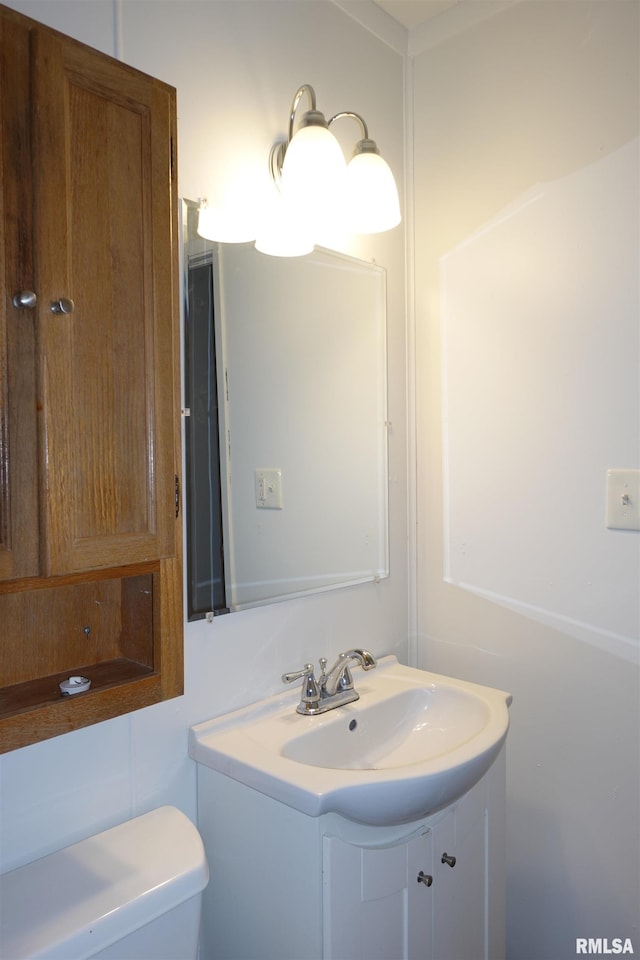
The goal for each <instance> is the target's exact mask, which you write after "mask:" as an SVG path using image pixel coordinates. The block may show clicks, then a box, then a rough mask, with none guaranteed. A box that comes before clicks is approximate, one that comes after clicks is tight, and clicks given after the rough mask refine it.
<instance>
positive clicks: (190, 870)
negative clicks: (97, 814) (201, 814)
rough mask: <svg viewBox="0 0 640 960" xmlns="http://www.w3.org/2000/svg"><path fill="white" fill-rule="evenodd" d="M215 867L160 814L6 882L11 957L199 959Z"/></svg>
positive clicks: (172, 817)
mask: <svg viewBox="0 0 640 960" xmlns="http://www.w3.org/2000/svg"><path fill="white" fill-rule="evenodd" d="M208 881H209V870H208V867H207V861H206V858H205V853H204V848H203V845H202V840H201V839H200V834H199V833H198V831H197V830H196V828H195V827H194V826H193V824H192V823H191V821H190V820H189V819H188V818H187V817H186V816H185V815H184V814H183V813H181V812H180V811H179V810H177V809H176V808H175V807H160V808H158V809H157V810H152V811H151V812H150V813H146V814H144V815H143V816H141V817H136V818H135V819H133V820H127V821H126V822H125V823H121V824H119V825H118V826H117V827H112V828H111V829H110V830H106V831H104V833H99V834H96V835H95V836H93V837H89V838H88V839H86V840H82V841H80V842H79V843H75V844H73V845H72V846H70V847H65V848H64V849H63V850H58V851H57V852H56V853H52V854H50V855H49V856H46V857H43V858H42V859H40V860H36V861H34V862H33V863H28V864H26V865H25V866H23V867H18V869H16V870H12V871H11V872H10V873H6V874H4V875H3V876H0V957H1V958H3V960H27V958H29V960H36V958H45V957H46V958H47V960H85V958H90V957H91V958H96V960H98V958H100V960H132V958H135V960H195V958H196V957H197V952H198V932H199V925H200V904H201V898H202V891H203V890H204V888H205V887H206V885H207V883H208Z"/></svg>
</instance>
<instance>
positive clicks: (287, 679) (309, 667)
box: [282, 663, 313, 683]
mask: <svg viewBox="0 0 640 960" xmlns="http://www.w3.org/2000/svg"><path fill="white" fill-rule="evenodd" d="M308 676H313V664H312V663H305V665H304V667H303V668H302V670H295V671H294V672H293V673H283V674H282V682H283V683H295V681H296V680H299V679H300V677H308Z"/></svg>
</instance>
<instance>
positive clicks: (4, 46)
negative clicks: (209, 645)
mask: <svg viewBox="0 0 640 960" xmlns="http://www.w3.org/2000/svg"><path fill="white" fill-rule="evenodd" d="M0 133H1V147H0V151H1V152H0V230H1V231H2V236H1V242H0V749H1V750H9V749H14V748H16V747H19V746H22V745H24V744H26V743H31V742H34V741H37V740H42V739H45V738H47V737H51V736H55V735H57V734H59V733H63V732H65V731H67V730H71V729H75V728H76V727H81V726H86V725H87V724H90V723H95V722H97V721H99V720H104V719H107V718H109V717H113V716H117V715H118V714H121V713H124V712H128V711H130V710H134V709H137V708H138V707H142V706H146V705H148V704H150V703H154V702H157V701H159V700H162V699H167V698H169V697H173V696H177V695H178V694H180V693H181V692H182V689H183V687H182V682H183V680H182V639H183V617H182V545H181V536H182V533H181V531H182V517H181V515H180V501H179V491H180V462H181V457H180V400H179V389H180V387H179V370H180V365H179V321H178V318H179V303H178V246H177V242H178V230H177V180H176V168H175V144H176V102H175V91H174V90H173V89H172V88H171V87H169V86H167V85H166V84H164V83H161V82H160V81H157V80H154V79H153V78H151V77H148V76H146V75H144V74H141V73H140V72H139V71H136V70H133V69H131V68H130V67H128V66H126V65H124V64H122V63H119V62H118V61H116V60H113V59H111V58H110V57H107V56H105V55H104V54H101V53H99V52H97V51H95V50H92V49H90V48H88V47H86V46H84V45H83V44H80V43H78V42H76V41H74V40H71V39H70V38H68V37H65V36H63V35H61V34H59V33H57V32H55V31H53V30H50V29H48V28H46V27H44V26H42V25H40V24H38V23H36V22H35V21H32V20H29V19H28V18H25V17H23V16H21V15H19V14H17V13H15V12H14V11H12V10H9V9H7V8H5V7H2V6H0ZM34 301H35V302H34ZM71 674H73V675H76V674H82V675H85V676H87V677H88V678H89V679H91V681H92V685H91V689H90V691H89V692H88V693H85V694H78V695H74V696H71V697H62V696H61V694H60V690H59V682H60V680H62V679H65V678H66V677H67V676H69V675H71Z"/></svg>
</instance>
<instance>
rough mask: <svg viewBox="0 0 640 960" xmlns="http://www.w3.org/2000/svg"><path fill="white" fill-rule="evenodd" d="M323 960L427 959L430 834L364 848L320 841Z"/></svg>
mask: <svg viewBox="0 0 640 960" xmlns="http://www.w3.org/2000/svg"><path fill="white" fill-rule="evenodd" d="M324 864H325V905H324V913H325V915H324V929H325V950H324V957H325V960H344V958H345V957H348V958H349V960H389V958H391V957H393V958H394V960H431V957H432V954H431V927H432V898H431V897H430V895H429V894H430V890H429V889H428V888H427V886H426V885H425V884H423V883H421V882H419V881H418V875H419V874H420V873H423V874H424V875H425V877H428V876H429V875H430V869H431V836H430V831H429V830H425V831H423V832H421V833H419V834H418V835H416V836H413V837H411V838H410V839H409V840H407V841H403V842H400V843H395V844H392V845H388V846H380V847H364V846H359V845H357V844H351V843H345V842H344V841H343V840H341V839H339V838H338V837H325V839H324Z"/></svg>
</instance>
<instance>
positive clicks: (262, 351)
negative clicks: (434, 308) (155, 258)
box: [182, 200, 389, 619]
mask: <svg viewBox="0 0 640 960" xmlns="http://www.w3.org/2000/svg"><path fill="white" fill-rule="evenodd" d="M182 221H183V238H184V260H183V265H184V291H185V297H184V299H185V303H184V307H185V407H186V409H187V416H186V417H185V424H186V438H185V450H186V492H187V576H188V616H189V619H197V618H199V617H204V616H212V615H214V614H218V613H225V612H229V611H231V610H242V609H245V608H248V607H254V606H257V605H259V604H265V603H273V602H275V601H279V600H285V599H288V598H291V597H299V596H304V595H306V594H309V593H316V592H319V591H323V590H328V589H332V588H335V587H339V586H346V585H349V584H356V583H362V582H365V581H369V580H378V579H381V578H384V577H386V576H388V573H389V561H388V529H387V523H388V516H387V502H388V495H387V481H388V477H387V390H386V274H385V271H384V269H383V268H382V267H379V266H377V265H375V264H372V263H366V262H364V261H361V260H356V259H354V258H352V257H347V256H344V255H342V254H337V253H334V252H331V251H328V250H321V249H316V250H315V251H314V252H313V253H311V254H308V255H307V256H305V257H296V258H280V257H269V256H265V255H264V254H262V253H259V252H258V251H257V250H256V249H255V247H254V246H253V244H222V243H213V242H211V241H208V240H204V239H202V238H201V237H199V236H198V234H197V204H196V203H194V202H192V201H188V200H184V201H183V202H182Z"/></svg>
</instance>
